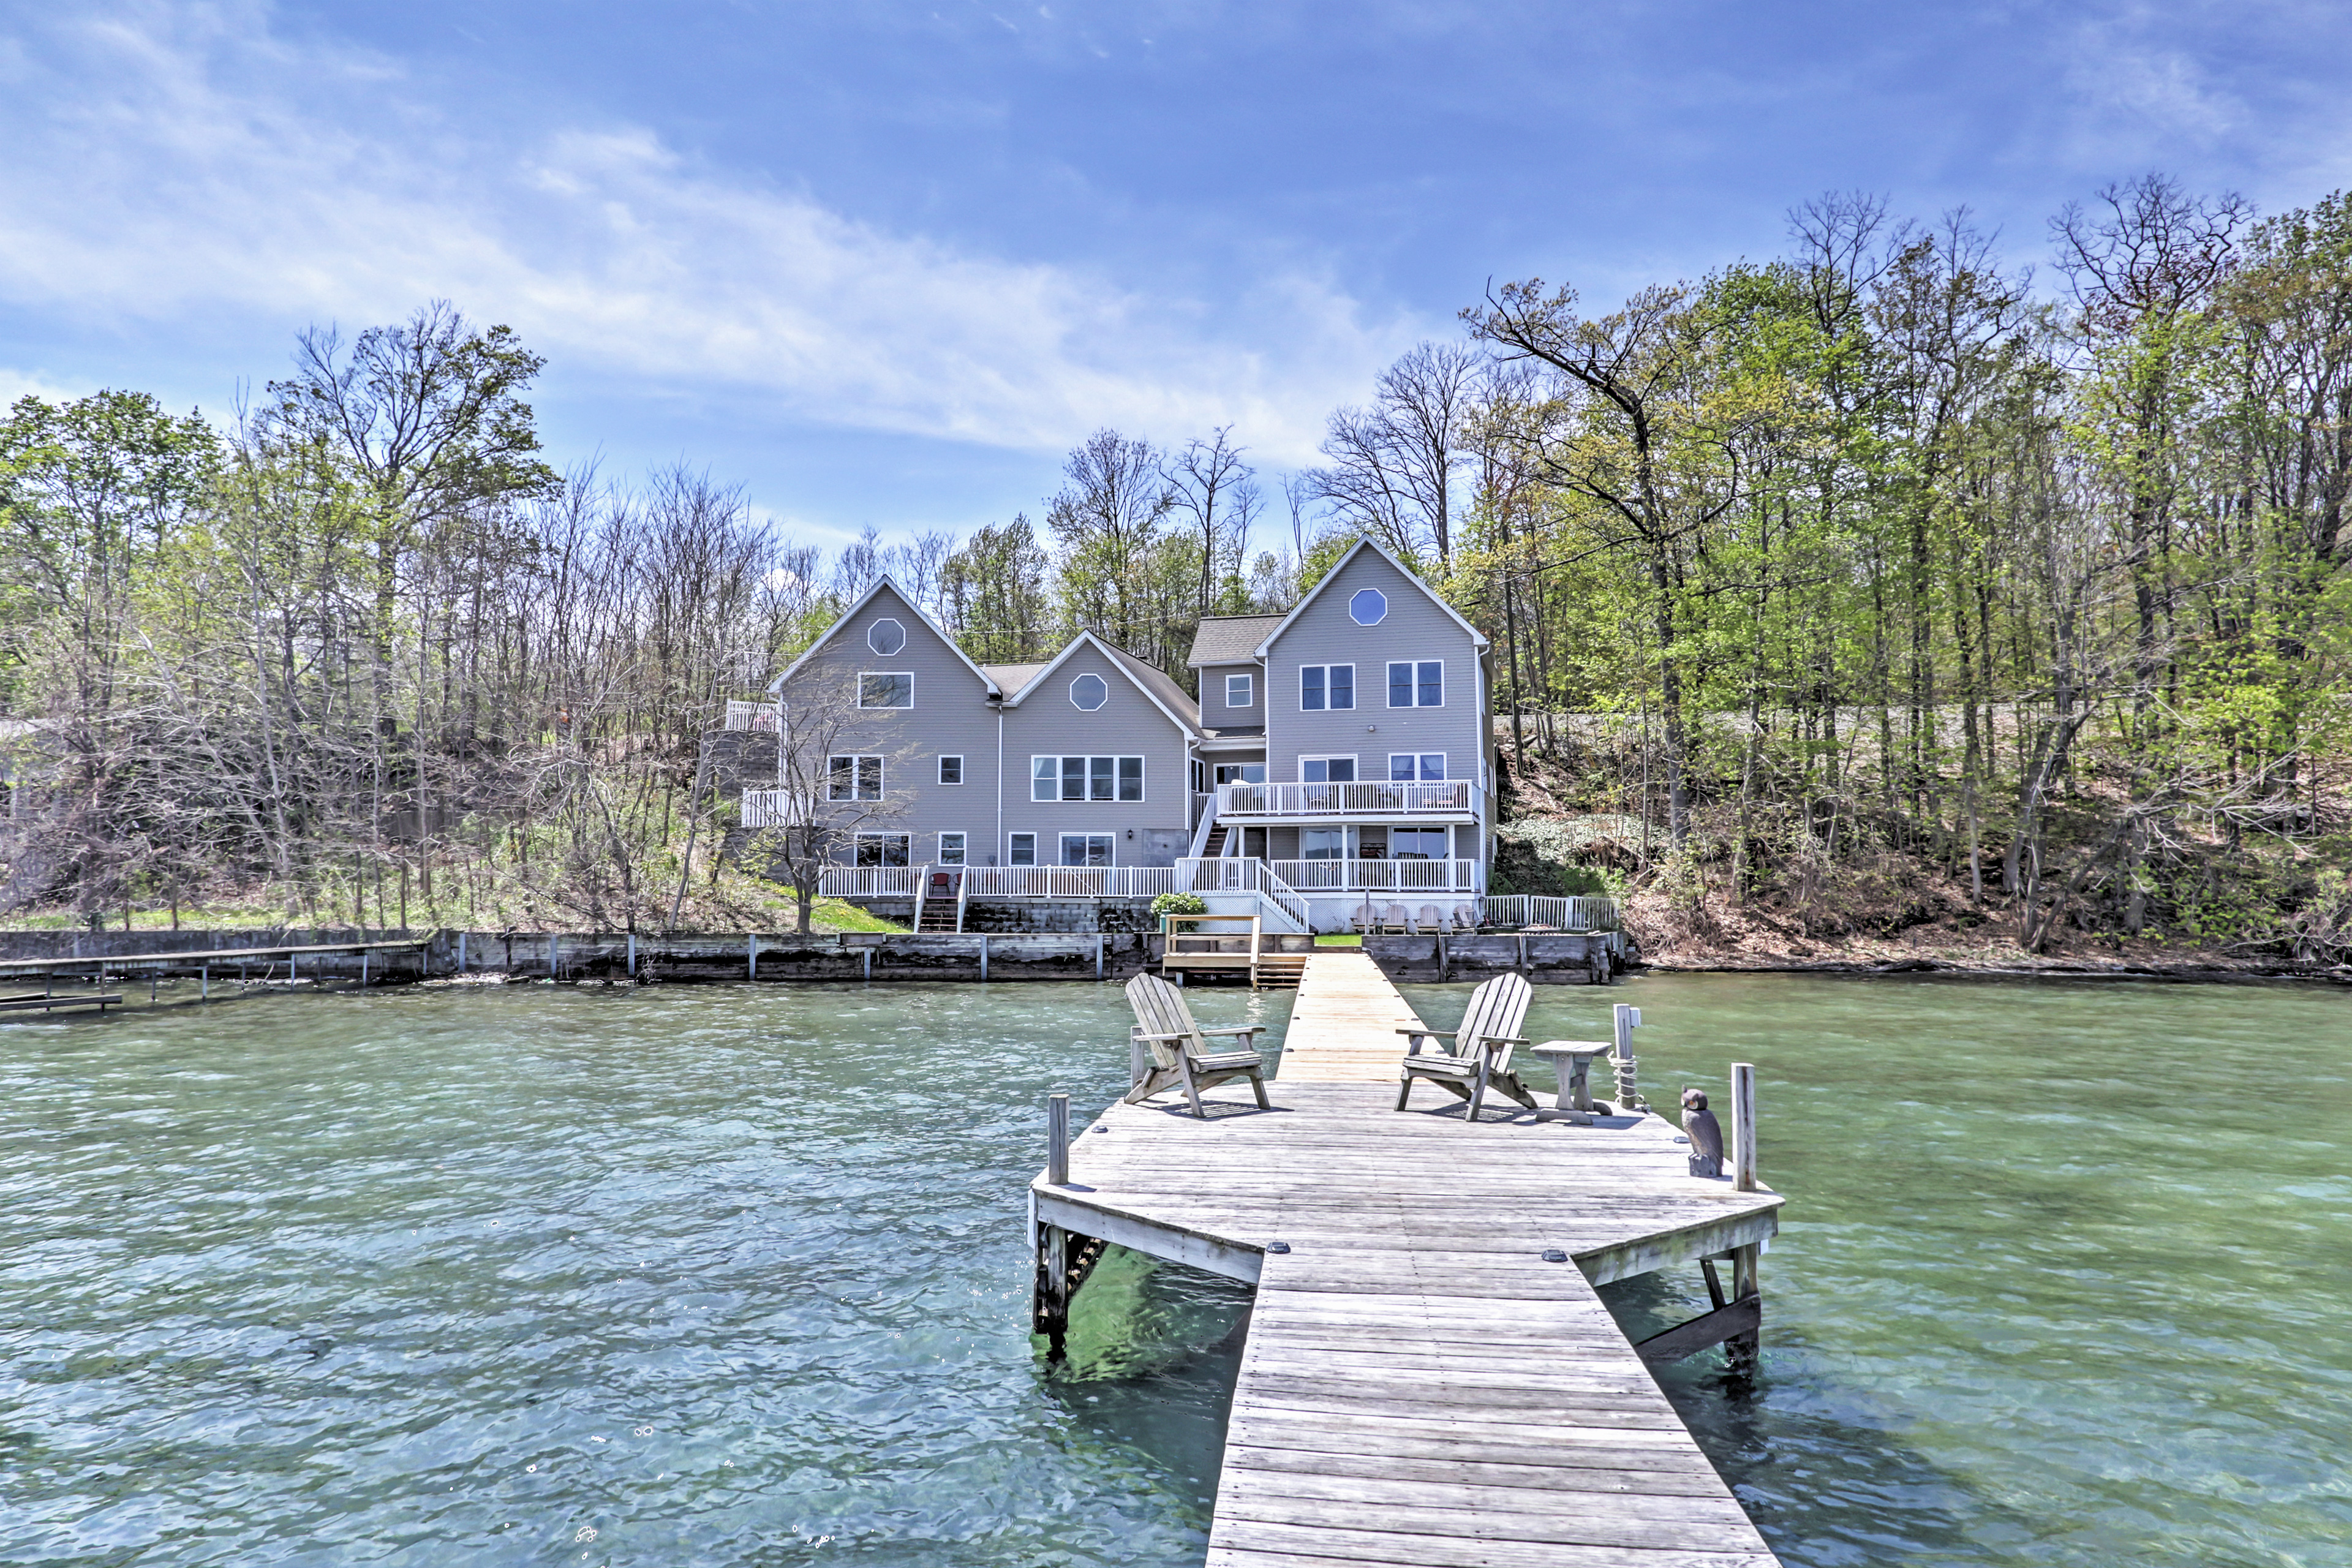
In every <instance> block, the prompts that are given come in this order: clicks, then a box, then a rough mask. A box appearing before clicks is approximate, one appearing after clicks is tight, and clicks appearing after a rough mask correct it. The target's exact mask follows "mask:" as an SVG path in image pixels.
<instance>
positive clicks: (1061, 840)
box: [1054, 828, 1118, 869]
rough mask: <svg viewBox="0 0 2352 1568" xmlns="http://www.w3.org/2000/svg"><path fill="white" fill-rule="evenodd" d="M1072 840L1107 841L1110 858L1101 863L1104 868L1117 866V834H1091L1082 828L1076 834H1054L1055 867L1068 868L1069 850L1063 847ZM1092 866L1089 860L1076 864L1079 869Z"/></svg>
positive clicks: (1091, 832)
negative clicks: (1099, 839)
mask: <svg viewBox="0 0 2352 1568" xmlns="http://www.w3.org/2000/svg"><path fill="white" fill-rule="evenodd" d="M1073 838H1088V839H1092V838H1101V839H1107V840H1108V841H1109V844H1110V858H1109V859H1108V860H1106V861H1104V862H1103V864H1104V865H1106V866H1116V865H1118V834H1116V833H1096V832H1093V831H1090V830H1087V829H1083V828H1082V829H1080V830H1079V831H1077V832H1076V833H1066V832H1065V833H1058V834H1056V835H1055V839H1054V852H1055V857H1056V858H1055V861H1054V864H1055V865H1056V866H1062V867H1068V866H1069V865H1070V852H1069V850H1068V849H1066V848H1065V847H1064V846H1065V845H1066V844H1068V843H1069V841H1070V840H1071V839H1073ZM1093 864H1094V862H1093V861H1091V860H1081V861H1079V862H1078V866H1079V867H1086V866H1091V865H1093ZM1073 869H1075V868H1073Z"/></svg>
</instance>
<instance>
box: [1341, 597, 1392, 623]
mask: <svg viewBox="0 0 2352 1568" xmlns="http://www.w3.org/2000/svg"><path fill="white" fill-rule="evenodd" d="M1348 618H1349V620H1351V621H1353V622H1355V623H1356V624H1357V625H1358V626H1379V625H1380V624H1381V622H1382V621H1384V620H1386V619H1388V618H1389V596H1388V595H1386V594H1383V593H1381V591H1380V590H1379V589H1378V588H1359V589H1357V590H1356V596H1355V597H1354V598H1352V599H1349V601H1348Z"/></svg>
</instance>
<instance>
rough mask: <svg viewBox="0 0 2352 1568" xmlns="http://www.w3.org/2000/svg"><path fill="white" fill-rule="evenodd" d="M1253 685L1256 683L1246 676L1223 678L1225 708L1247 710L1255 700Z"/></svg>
mask: <svg viewBox="0 0 2352 1568" xmlns="http://www.w3.org/2000/svg"><path fill="white" fill-rule="evenodd" d="M1255 684H1256V683H1255V681H1253V680H1252V679H1250V678H1249V677H1248V676H1246V675H1228V676H1227V677H1225V706H1226V707H1228V708H1247V707H1250V706H1252V705H1253V704H1255V702H1256V700H1257V692H1256V690H1255Z"/></svg>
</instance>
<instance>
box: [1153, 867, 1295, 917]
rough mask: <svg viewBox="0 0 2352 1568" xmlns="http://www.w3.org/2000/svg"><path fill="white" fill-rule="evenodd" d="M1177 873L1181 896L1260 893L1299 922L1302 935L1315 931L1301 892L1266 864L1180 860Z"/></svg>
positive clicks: (1177, 886) (1178, 888)
mask: <svg viewBox="0 0 2352 1568" xmlns="http://www.w3.org/2000/svg"><path fill="white" fill-rule="evenodd" d="M1176 872H1177V878H1176V888H1177V890H1178V891H1180V892H1193V893H1256V894H1259V895H1261V896H1263V897H1264V898H1265V900H1266V901H1267V902H1268V903H1270V904H1272V905H1273V906H1274V907H1275V908H1276V909H1278V910H1281V911H1282V912H1283V913H1284V914H1286V915H1288V916H1289V917H1290V918H1291V919H1292V920H1294V921H1297V923H1298V926H1299V929H1301V930H1302V931H1312V930H1314V929H1315V922H1314V921H1313V919H1312V918H1311V917H1310V916H1309V915H1308V914H1307V900H1304V899H1302V898H1300V897H1299V896H1298V889H1296V888H1294V887H1292V886H1291V885H1290V884H1289V883H1288V882H1286V881H1284V880H1283V879H1282V875H1281V873H1280V872H1278V871H1276V869H1275V868H1273V867H1271V866H1269V865H1267V864H1266V863H1265V861H1263V860H1253V859H1250V858H1246V857H1243V856H1231V855H1218V856H1211V857H1208V858H1200V859H1185V860H1179V861H1177V862H1176Z"/></svg>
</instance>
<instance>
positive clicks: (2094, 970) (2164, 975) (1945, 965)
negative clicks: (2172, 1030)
mask: <svg viewBox="0 0 2352 1568" xmlns="http://www.w3.org/2000/svg"><path fill="white" fill-rule="evenodd" d="M1627 973H1630V974H1644V973H1663V974H1851V975H1861V976H1880V975H1894V974H1948V975H1953V976H1956V977H1959V978H1963V979H1983V980H2157V981H2169V982H2189V981H2203V982H2219V983H2222V984H2254V983H2257V982H2263V983H2270V982H2277V981H2295V982H2300V983H2303V984H2322V985H2352V964H2336V965H2331V966H2326V967H2322V966H2317V965H2312V964H2284V963H2247V964H2227V963H2165V964H2158V963H2130V962H2119V963H2086V962H2084V961H2081V960H2076V959H2053V960H2050V961H2048V962H2046V963H1971V962H1968V961H1964V960H1953V959H1941V958H1895V959H1799V958H1772V957H1765V958H1758V959H1755V960H1752V961H1740V960H1736V959H1733V960H1700V959H1696V958H1660V959H1642V960H1636V961H1635V962H1634V963H1633V964H1632V965H1630V966H1629V967H1628V971H1627Z"/></svg>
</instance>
